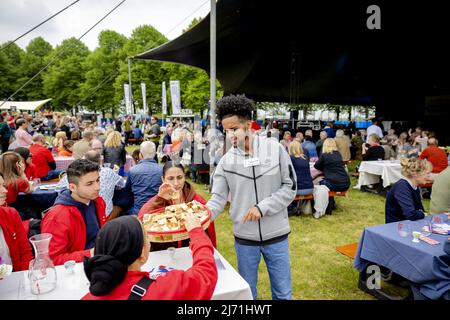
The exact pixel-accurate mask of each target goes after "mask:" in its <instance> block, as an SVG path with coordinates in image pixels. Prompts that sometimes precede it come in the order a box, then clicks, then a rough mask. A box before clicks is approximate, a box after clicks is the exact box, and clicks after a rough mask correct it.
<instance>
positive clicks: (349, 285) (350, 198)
mask: <svg viewBox="0 0 450 320" xmlns="http://www.w3.org/2000/svg"><path fill="white" fill-rule="evenodd" d="M354 167H355V164H353V165H351V166H350V167H349V170H350V172H352V171H354ZM351 179H352V186H351V188H350V190H349V192H348V195H347V197H336V198H335V199H336V205H337V209H336V210H334V211H333V214H332V215H326V216H324V217H322V218H320V219H318V220H316V219H314V218H313V217H312V216H311V215H303V216H295V217H290V218H289V220H290V224H291V234H290V236H289V243H290V257H291V272H292V290H293V298H294V299H301V300H305V299H306V300H316V299H336V300H337V299H340V300H354V299H358V300H362V299H373V298H372V296H370V295H368V294H365V293H363V292H362V291H360V290H359V289H358V287H357V280H358V272H357V271H356V269H354V268H353V260H352V259H350V258H348V257H346V256H344V255H342V254H340V253H339V252H338V251H336V247H338V246H342V245H346V244H351V243H355V242H358V241H359V238H360V236H361V233H362V231H363V229H364V227H368V226H373V225H378V224H382V223H384V202H385V198H384V197H382V196H379V195H375V194H371V193H367V192H361V191H359V190H355V189H353V186H354V185H355V184H356V182H357V180H356V178H354V177H352V178H351ZM189 181H190V180H189ZM190 182H191V181H190ZM191 183H192V182H191ZM193 185H194V186H195V189H196V191H197V192H198V193H199V194H201V195H202V196H203V197H204V198H205V199H208V198H209V197H210V194H209V193H208V192H207V191H205V188H204V185H200V184H193ZM424 206H425V210H428V206H429V201H428V200H424ZM215 228H216V232H217V246H218V250H219V251H220V253H221V254H222V255H223V256H224V257H225V258H226V259H227V260H228V261H229V262H230V263H231V264H232V265H233V266H234V267H235V268H236V269H237V262H236V254H235V251H234V238H233V232H232V224H231V220H230V217H229V215H228V211H227V210H225V211H224V212H223V213H222V214H221V215H220V216H219V217H218V218H217V219H216V220H215ZM258 299H271V292H270V282H269V277H268V274H267V269H266V267H265V264H264V260H263V259H261V265H260V268H259V276H258Z"/></svg>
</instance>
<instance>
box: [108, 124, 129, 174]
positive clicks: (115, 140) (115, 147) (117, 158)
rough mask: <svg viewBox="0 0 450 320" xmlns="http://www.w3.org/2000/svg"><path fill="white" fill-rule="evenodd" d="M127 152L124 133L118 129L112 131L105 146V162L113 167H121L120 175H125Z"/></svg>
mask: <svg viewBox="0 0 450 320" xmlns="http://www.w3.org/2000/svg"><path fill="white" fill-rule="evenodd" d="M126 155H127V152H126V151H125V145H124V144H123V142H122V135H121V134H120V132H118V131H113V132H111V133H110V134H109V135H108V136H107V137H106V140H105V148H104V149H103V159H104V163H109V164H110V166H111V167H113V166H114V165H117V166H118V167H119V175H121V176H123V175H124V167H125V162H126Z"/></svg>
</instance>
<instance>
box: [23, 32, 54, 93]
mask: <svg viewBox="0 0 450 320" xmlns="http://www.w3.org/2000/svg"><path fill="white" fill-rule="evenodd" d="M52 50H53V48H52V46H51V44H50V43H48V42H47V41H45V40H44V39H43V38H41V37H38V38H35V39H33V40H31V41H30V42H29V44H28V46H27V47H26V49H25V52H24V53H23V54H22V58H21V61H20V70H21V74H22V77H21V78H20V79H19V81H18V82H19V83H21V84H23V83H25V82H27V81H28V80H29V79H31V78H32V77H33V76H34V75H35V74H37V73H38V72H39V71H40V70H41V69H42V68H43V67H45V65H46V58H47V57H48V56H49V54H50V53H51V52H52ZM42 75H43V73H41V74H40V75H38V76H37V77H36V78H34V79H33V80H32V81H31V82H30V83H29V84H28V85H27V86H26V87H25V88H23V93H24V96H25V97H26V99H27V100H40V99H45V98H46V96H45V95H44V92H43V91H42V82H43V80H42Z"/></svg>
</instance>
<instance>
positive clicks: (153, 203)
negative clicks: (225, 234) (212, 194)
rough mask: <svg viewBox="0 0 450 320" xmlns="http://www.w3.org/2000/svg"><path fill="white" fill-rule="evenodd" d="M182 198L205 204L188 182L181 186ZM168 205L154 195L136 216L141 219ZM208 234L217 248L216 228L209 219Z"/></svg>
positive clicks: (165, 201)
mask: <svg viewBox="0 0 450 320" xmlns="http://www.w3.org/2000/svg"><path fill="white" fill-rule="evenodd" d="M183 193H184V198H185V199H186V202H191V201H193V200H195V201H198V202H200V203H201V204H203V205H205V204H206V200H205V199H203V197H202V196H201V195H199V194H198V193H196V192H195V190H194V188H193V187H192V186H191V185H190V184H189V183H185V186H184V188H183ZM168 205H170V203H169V202H168V201H167V200H165V199H163V198H161V197H159V196H158V195H156V196H154V197H153V198H151V199H150V200H148V201H147V203H146V204H144V205H143V206H142V208H141V210H139V213H138V217H139V219H142V218H143V217H144V214H145V213H147V212H149V211H152V210H155V209H157V208H164V207H166V206H168ZM208 236H209V238H210V239H211V242H212V244H213V246H214V247H215V248H217V239H216V229H215V227H214V222H213V221H211V223H210V224H209V226H208Z"/></svg>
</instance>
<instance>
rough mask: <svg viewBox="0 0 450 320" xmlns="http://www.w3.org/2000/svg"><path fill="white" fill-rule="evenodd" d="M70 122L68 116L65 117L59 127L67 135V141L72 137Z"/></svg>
mask: <svg viewBox="0 0 450 320" xmlns="http://www.w3.org/2000/svg"><path fill="white" fill-rule="evenodd" d="M69 121H70V118H69V117H67V116H64V117H63V118H62V119H61V123H60V126H59V130H60V131H64V132H65V133H66V139H67V137H70V128H69Z"/></svg>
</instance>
